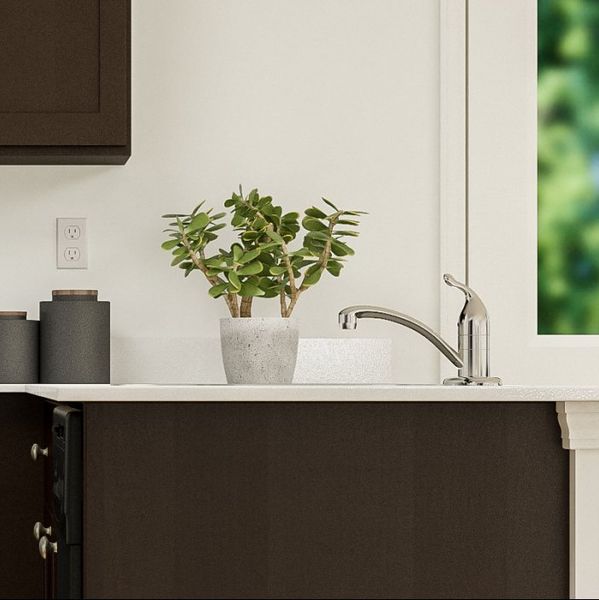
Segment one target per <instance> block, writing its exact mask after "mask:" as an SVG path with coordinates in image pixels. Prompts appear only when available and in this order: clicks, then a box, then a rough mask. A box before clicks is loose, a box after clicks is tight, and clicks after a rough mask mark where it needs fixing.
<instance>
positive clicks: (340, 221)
mask: <svg viewBox="0 0 599 600" xmlns="http://www.w3.org/2000/svg"><path fill="white" fill-rule="evenodd" d="M336 224H337V225H354V226H356V227H357V226H358V225H359V224H360V221H354V220H353V219H338V220H337V221H336Z"/></svg>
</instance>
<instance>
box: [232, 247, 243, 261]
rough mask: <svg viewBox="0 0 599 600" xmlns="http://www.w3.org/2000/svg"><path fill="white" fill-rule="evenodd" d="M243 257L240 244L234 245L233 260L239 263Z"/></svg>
mask: <svg viewBox="0 0 599 600" xmlns="http://www.w3.org/2000/svg"><path fill="white" fill-rule="evenodd" d="M242 256H243V248H242V247H241V246H240V245H239V244H234V245H233V260H234V261H235V262H236V263H238V262H239V261H240V260H241V257H242Z"/></svg>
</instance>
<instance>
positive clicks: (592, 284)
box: [538, 0, 599, 334]
mask: <svg viewBox="0 0 599 600" xmlns="http://www.w3.org/2000/svg"><path fill="white" fill-rule="evenodd" d="M538 53H539V54H538V60H539V75H538V124H539V129H538V174H539V196H538V198H539V200H538V244H539V254H538V265H539V278H538V307H539V321H538V331H539V333H540V334H580V333H589V334H590V333H593V334H597V333H599V1H598V0H538Z"/></svg>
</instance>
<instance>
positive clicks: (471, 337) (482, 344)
mask: <svg viewBox="0 0 599 600" xmlns="http://www.w3.org/2000/svg"><path fill="white" fill-rule="evenodd" d="M443 280H444V281H445V283H446V284H447V285H449V286H451V287H455V288H457V289H459V290H462V292H464V296H465V297H466V302H465V304H464V307H463V308H462V311H461V313H460V316H459V319H458V349H457V351H456V350H454V349H453V348H452V347H451V346H450V345H449V344H448V343H447V342H446V341H445V340H444V339H443V338H442V337H441V336H440V335H439V334H438V333H435V332H434V331H433V330H432V329H431V328H430V327H428V326H427V325H425V324H424V323H421V322H420V321H418V320H417V319H414V318H413V317H410V316H408V315H404V314H402V313H399V312H397V311H395V310H389V309H386V308H380V307H378V306H349V307H347V308H344V309H343V310H342V311H340V312H339V325H340V326H341V328H342V329H356V327H357V326H358V320H359V319H383V320H385V321H391V322H393V323H397V324H398V325H403V326H404V327H408V328H409V329H412V330H413V331H416V332H417V333H419V334H420V335H422V336H423V337H425V338H426V339H427V340H428V341H429V342H431V343H432V344H433V345H434V346H435V347H436V348H437V349H438V350H439V351H440V352H441V353H442V354H443V355H444V356H445V357H446V358H447V359H448V360H449V361H451V362H452V363H453V364H454V365H455V366H456V367H458V376H457V377H451V378H448V379H445V380H444V381H443V383H444V384H445V385H501V379H499V377H491V376H490V365H489V362H490V361H489V351H490V347H489V315H488V313H487V309H486V307H485V305H484V304H483V301H482V300H481V299H480V297H479V296H478V294H477V293H476V292H475V291H474V290H473V289H472V288H470V287H468V286H467V285H466V284H464V283H460V282H459V281H456V279H455V278H454V277H452V276H451V275H449V274H445V275H443Z"/></svg>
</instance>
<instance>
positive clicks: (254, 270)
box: [237, 260, 264, 275]
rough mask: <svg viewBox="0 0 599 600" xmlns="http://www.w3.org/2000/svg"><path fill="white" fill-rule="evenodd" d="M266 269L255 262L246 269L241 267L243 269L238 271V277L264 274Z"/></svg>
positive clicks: (246, 266) (258, 262)
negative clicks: (263, 271)
mask: <svg viewBox="0 0 599 600" xmlns="http://www.w3.org/2000/svg"><path fill="white" fill-rule="evenodd" d="M263 269H264V266H263V265H262V263H261V262H260V261H259V260H257V261H255V262H251V263H249V264H247V265H245V266H244V267H241V269H237V274H238V275H257V274H258V273H262V270H263Z"/></svg>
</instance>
